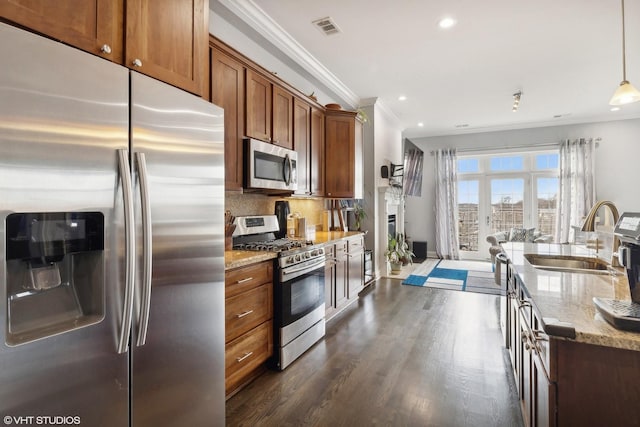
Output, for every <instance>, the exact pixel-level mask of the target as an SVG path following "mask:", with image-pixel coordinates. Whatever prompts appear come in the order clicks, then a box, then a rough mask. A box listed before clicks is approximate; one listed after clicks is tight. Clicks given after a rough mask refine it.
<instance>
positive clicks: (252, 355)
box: [224, 321, 273, 395]
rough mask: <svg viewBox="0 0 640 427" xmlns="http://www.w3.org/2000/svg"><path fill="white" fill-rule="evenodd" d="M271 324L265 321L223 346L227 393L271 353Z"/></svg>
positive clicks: (248, 375) (238, 384)
mask: <svg viewBox="0 0 640 427" xmlns="http://www.w3.org/2000/svg"><path fill="white" fill-rule="evenodd" d="M272 329H273V324H272V322H271V321H268V322H265V323H263V324H262V325H260V326H258V327H257V328H255V329H252V330H251V331H249V332H247V333H246V334H244V335H241V336H240V337H239V338H237V339H235V340H233V341H231V342H230V343H228V344H227V345H226V346H225V353H224V358H225V390H226V394H227V395H228V394H229V393H230V392H231V391H233V390H235V389H236V388H237V387H238V386H240V385H241V384H242V383H243V382H245V381H246V380H247V379H248V378H249V377H250V376H251V375H252V374H253V373H254V370H255V369H256V368H258V367H260V365H261V364H262V363H263V362H264V361H265V360H267V359H268V358H269V357H271V355H272V354H273V331H272Z"/></svg>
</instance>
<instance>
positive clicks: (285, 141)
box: [271, 85, 308, 150]
mask: <svg viewBox="0 0 640 427" xmlns="http://www.w3.org/2000/svg"><path fill="white" fill-rule="evenodd" d="M272 113H273V116H272V119H273V121H272V127H271V131H272V133H273V134H272V137H271V142H273V143H274V144H276V145H279V146H281V147H285V148H288V149H290V150H292V149H293V126H292V124H293V95H291V94H290V93H289V92H287V91H286V90H284V89H283V88H281V87H280V86H277V85H273V110H272ZM307 118H308V117H307Z"/></svg>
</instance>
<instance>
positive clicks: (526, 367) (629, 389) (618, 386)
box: [507, 272, 640, 427]
mask: <svg viewBox="0 0 640 427" xmlns="http://www.w3.org/2000/svg"><path fill="white" fill-rule="evenodd" d="M511 273H512V272H510V277H509V280H510V282H509V291H510V292H511V293H512V295H511V298H509V304H508V305H509V306H510V307H509V310H510V314H511V321H510V322H509V330H508V331H507V332H508V333H509V337H510V340H509V347H510V348H509V354H510V357H511V362H512V366H513V372H514V375H515V382H516V386H517V388H518V396H519V400H520V403H521V408H522V418H523V420H524V424H525V425H526V426H536V427H547V426H551V427H553V426H573V425H576V426H586V425H589V426H592V425H593V426H605V425H606V426H618V425H620V426H622V425H624V426H638V427H640V410H639V409H638V408H639V406H638V398H639V396H640V351H633V350H626V349H621V348H614V347H605V346H600V345H595V344H588V343H582V342H577V341H575V340H573V339H565V338H556V337H554V336H549V335H547V334H546V333H544V330H543V329H544V325H543V323H542V322H541V319H540V317H539V316H538V314H537V312H536V310H535V309H534V307H535V301H531V300H530V299H528V298H527V297H526V293H525V292H524V291H523V288H524V286H526V285H525V284H523V283H522V281H521V280H520V278H519V277H518V276H517V275H516V274H511Z"/></svg>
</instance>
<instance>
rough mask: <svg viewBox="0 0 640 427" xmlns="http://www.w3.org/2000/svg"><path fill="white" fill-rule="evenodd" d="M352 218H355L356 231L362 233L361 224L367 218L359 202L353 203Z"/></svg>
mask: <svg viewBox="0 0 640 427" xmlns="http://www.w3.org/2000/svg"><path fill="white" fill-rule="evenodd" d="M353 216H354V218H355V221H356V223H355V227H356V230H358V231H362V230H361V228H362V222H363V221H364V219H365V218H366V217H367V213H366V212H365V211H364V206H363V204H362V202H361V201H355V202H354V204H353Z"/></svg>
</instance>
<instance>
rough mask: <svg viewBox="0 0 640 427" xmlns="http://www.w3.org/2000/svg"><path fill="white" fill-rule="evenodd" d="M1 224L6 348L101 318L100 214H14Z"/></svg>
mask: <svg viewBox="0 0 640 427" xmlns="http://www.w3.org/2000/svg"><path fill="white" fill-rule="evenodd" d="M5 224H6V230H5V231H6V233H5V236H6V242H5V244H6V246H5V248H6V252H5V253H6V263H7V264H6V267H7V268H6V301H7V330H6V343H7V345H19V344H24V343H26V342H30V341H33V340H36V339H40V338H44V337H47V336H51V335H56V334H60V333H63V332H66V331H70V330H73V329H77V328H80V327H83V326H87V325H90V324H93V323H97V322H99V321H101V320H102V319H103V318H104V305H105V304H104V294H105V285H104V276H105V275H104V216H103V214H102V213H100V212H47V213H13V214H10V215H8V216H7V218H6V222H5Z"/></svg>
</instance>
